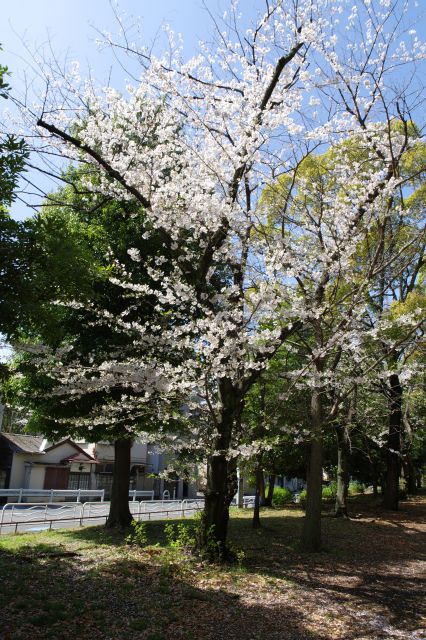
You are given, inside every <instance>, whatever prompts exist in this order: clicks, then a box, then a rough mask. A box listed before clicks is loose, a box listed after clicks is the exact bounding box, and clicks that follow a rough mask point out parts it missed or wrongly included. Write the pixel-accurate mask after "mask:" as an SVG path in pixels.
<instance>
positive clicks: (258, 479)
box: [252, 462, 264, 529]
mask: <svg viewBox="0 0 426 640" xmlns="http://www.w3.org/2000/svg"><path fill="white" fill-rule="evenodd" d="M262 480H263V470H262V466H261V463H260V462H258V463H257V465H256V494H255V497H254V511H253V521H252V524H253V529H258V528H259V527H260V503H261V498H262V496H261V493H262V491H261V486H262ZM263 484H264V483H263Z"/></svg>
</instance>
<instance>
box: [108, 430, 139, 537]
mask: <svg viewBox="0 0 426 640" xmlns="http://www.w3.org/2000/svg"><path fill="white" fill-rule="evenodd" d="M131 448H132V441H131V440H130V439H129V438H120V439H118V440H116V441H115V442H114V453H115V460H114V475H113V480H112V490H111V504H110V508H109V515H108V519H107V522H106V526H107V527H108V528H113V527H119V528H120V529H126V528H127V527H128V526H129V525H130V523H131V521H132V520H133V517H132V514H131V513H130V510H129V484H130V451H131Z"/></svg>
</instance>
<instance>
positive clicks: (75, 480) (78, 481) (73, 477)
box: [68, 473, 90, 490]
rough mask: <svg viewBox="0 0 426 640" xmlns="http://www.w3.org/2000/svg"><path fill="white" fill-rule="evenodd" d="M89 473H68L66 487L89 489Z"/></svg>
mask: <svg viewBox="0 0 426 640" xmlns="http://www.w3.org/2000/svg"><path fill="white" fill-rule="evenodd" d="M89 488H90V473H70V476H69V480H68V489H74V490H76V489H89Z"/></svg>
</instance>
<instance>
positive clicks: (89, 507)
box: [0, 499, 204, 533]
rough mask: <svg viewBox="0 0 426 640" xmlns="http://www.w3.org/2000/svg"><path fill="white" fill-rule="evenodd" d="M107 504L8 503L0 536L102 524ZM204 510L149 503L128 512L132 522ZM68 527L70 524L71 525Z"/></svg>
mask: <svg viewBox="0 0 426 640" xmlns="http://www.w3.org/2000/svg"><path fill="white" fill-rule="evenodd" d="M109 506H110V505H109V503H108V502H85V503H84V504H83V503H54V504H45V503H39V504H29V503H27V504H25V503H8V504H6V505H4V507H3V508H2V509H0V533H18V532H19V531H25V530H27V531H28V530H29V531H37V530H45V529H49V530H50V529H54V528H63V526H64V524H65V523H70V522H71V523H74V526H76V527H77V526H84V524H86V523H88V524H91V523H93V524H95V523H97V522H99V521H101V522H105V521H106V519H107V518H108V514H109ZM203 507H204V500H201V499H194V500H191V499H186V500H169V501H167V500H166V501H165V500H152V501H151V500H149V501H141V502H138V501H131V502H129V509H130V512H131V514H132V516H133V517H134V518H135V519H136V520H155V519H159V520H161V519H164V518H165V519H167V518H184V517H185V516H187V515H191V514H193V513H195V512H196V511H200V510H201V509H203ZM71 526H72V525H71Z"/></svg>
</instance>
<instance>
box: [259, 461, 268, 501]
mask: <svg viewBox="0 0 426 640" xmlns="http://www.w3.org/2000/svg"><path fill="white" fill-rule="evenodd" d="M259 499H260V506H261V507H264V506H265V500H266V496H265V476H264V474H263V469H261V470H260V474H259Z"/></svg>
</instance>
